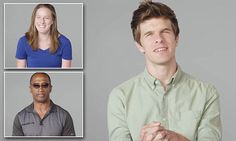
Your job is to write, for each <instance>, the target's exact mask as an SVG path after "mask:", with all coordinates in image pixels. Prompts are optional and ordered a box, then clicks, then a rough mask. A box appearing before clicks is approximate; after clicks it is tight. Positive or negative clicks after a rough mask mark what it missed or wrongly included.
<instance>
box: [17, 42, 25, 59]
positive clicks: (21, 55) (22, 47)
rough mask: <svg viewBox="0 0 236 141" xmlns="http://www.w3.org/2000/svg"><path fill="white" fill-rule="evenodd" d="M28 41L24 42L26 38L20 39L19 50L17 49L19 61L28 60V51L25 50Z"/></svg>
mask: <svg viewBox="0 0 236 141" xmlns="http://www.w3.org/2000/svg"><path fill="white" fill-rule="evenodd" d="M25 42H26V41H25V40H24V38H20V39H19V41H18V44H17V49H16V58H17V59H26V58H27V54H26V50H25V46H26V43H25Z"/></svg>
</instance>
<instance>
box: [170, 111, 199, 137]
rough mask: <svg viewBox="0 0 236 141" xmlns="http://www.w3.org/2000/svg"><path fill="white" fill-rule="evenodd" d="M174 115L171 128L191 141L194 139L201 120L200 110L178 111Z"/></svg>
mask: <svg viewBox="0 0 236 141" xmlns="http://www.w3.org/2000/svg"><path fill="white" fill-rule="evenodd" d="M174 115H175V116H174V119H173V121H172V122H173V123H174V127H173V128H174V129H175V131H176V132H178V133H180V134H182V135H184V136H185V137H187V138H189V139H191V141H195V140H196V135H197V129H198V125H199V122H200V120H201V115H202V113H201V111H192V110H188V111H178V112H176V113H175V114H174Z"/></svg>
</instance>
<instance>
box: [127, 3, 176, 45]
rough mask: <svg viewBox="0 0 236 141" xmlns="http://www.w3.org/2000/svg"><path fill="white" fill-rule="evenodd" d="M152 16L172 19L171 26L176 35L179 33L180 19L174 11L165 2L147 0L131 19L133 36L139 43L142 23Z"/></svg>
mask: <svg viewBox="0 0 236 141" xmlns="http://www.w3.org/2000/svg"><path fill="white" fill-rule="evenodd" d="M151 18H164V19H169V20H170V21H171V27H172V29H173V31H174V34H175V37H177V36H178V35H179V26H178V21H177V18H176V16H175V13H174V11H173V10H172V9H171V8H170V7H168V6H167V5H165V4H163V3H160V2H152V1H150V0H146V1H144V2H141V3H140V5H139V7H138V9H136V10H135V11H134V12H133V17H132V21H131V29H132V33H133V37H134V40H135V41H136V42H137V43H139V44H141V43H140V34H141V33H140V24H141V23H142V22H144V21H145V20H149V19H151Z"/></svg>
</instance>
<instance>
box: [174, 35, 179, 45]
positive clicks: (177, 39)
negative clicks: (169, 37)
mask: <svg viewBox="0 0 236 141" xmlns="http://www.w3.org/2000/svg"><path fill="white" fill-rule="evenodd" d="M175 41H176V47H177V46H178V44H179V35H178V36H177V37H175Z"/></svg>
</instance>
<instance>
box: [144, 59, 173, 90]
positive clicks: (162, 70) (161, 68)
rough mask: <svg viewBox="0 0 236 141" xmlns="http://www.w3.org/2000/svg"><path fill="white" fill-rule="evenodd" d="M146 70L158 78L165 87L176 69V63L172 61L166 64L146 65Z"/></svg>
mask: <svg viewBox="0 0 236 141" xmlns="http://www.w3.org/2000/svg"><path fill="white" fill-rule="evenodd" d="M146 68H147V70H148V72H149V73H150V74H151V75H152V76H153V77H155V78H156V79H158V80H159V81H160V82H161V84H162V86H163V87H164V88H165V89H166V87H167V85H168V83H169V81H170V79H171V77H172V76H173V75H174V74H175V72H176V70H177V63H176V62H173V63H170V64H168V65H146Z"/></svg>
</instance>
